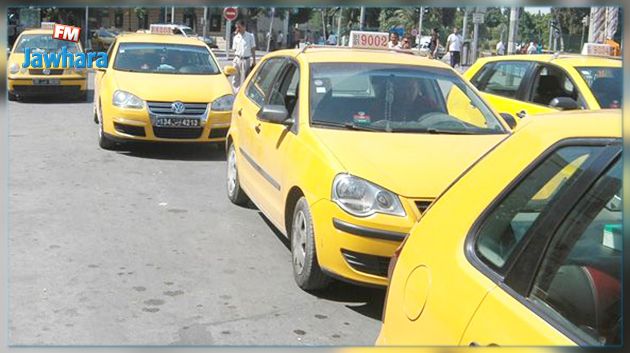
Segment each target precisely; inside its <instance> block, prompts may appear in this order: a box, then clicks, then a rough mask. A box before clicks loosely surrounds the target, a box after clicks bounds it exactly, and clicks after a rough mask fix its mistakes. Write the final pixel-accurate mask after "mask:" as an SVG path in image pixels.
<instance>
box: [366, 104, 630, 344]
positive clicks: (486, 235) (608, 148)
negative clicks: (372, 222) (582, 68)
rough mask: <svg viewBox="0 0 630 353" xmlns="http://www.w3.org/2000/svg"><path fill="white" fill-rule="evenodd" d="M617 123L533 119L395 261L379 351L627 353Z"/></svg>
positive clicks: (578, 115) (467, 179)
mask: <svg viewBox="0 0 630 353" xmlns="http://www.w3.org/2000/svg"><path fill="white" fill-rule="evenodd" d="M621 121H622V120H621V112H620V110H599V111H588V112H566V113H561V114H558V113H556V114H549V115H540V116H537V117H531V118H528V119H526V120H524V121H523V122H522V126H521V127H520V128H519V129H518V130H516V131H515V132H514V133H513V134H512V135H511V136H510V137H509V138H507V139H506V140H504V141H503V142H502V143H500V144H499V145H497V146H496V147H495V148H494V149H493V150H492V151H490V152H489V153H488V154H486V155H485V156H484V157H483V158H481V159H480V160H479V161H477V162H476V163H475V164H474V165H473V166H472V167H471V168H470V169H469V170H468V171H467V172H466V173H465V174H463V175H462V176H460V177H459V178H458V180H457V181H455V182H454V183H453V184H452V185H451V186H450V187H449V188H448V189H447V190H446V191H445V192H444V193H443V194H442V195H441V196H440V197H439V198H438V199H437V200H436V201H435V202H434V203H433V204H432V205H431V207H430V208H429V209H428V210H427V212H426V214H425V215H424V216H423V217H422V219H421V220H420V221H419V222H418V224H416V225H415V226H414V227H413V229H412V230H411V232H410V234H409V236H408V237H407V239H406V241H405V242H404V246H401V248H399V249H398V250H397V253H396V255H395V256H394V257H393V258H392V263H391V266H390V278H391V281H390V284H389V287H388V293H387V297H386V305H385V312H384V314H383V325H382V328H381V332H380V335H379V338H378V341H377V343H378V344H380V345H478V346H488V345H500V346H521V345H537V346H547V345H618V344H620V343H621V341H620V340H621V335H622V332H623V331H622V326H621V324H622V321H621V306H620V300H621V280H622V278H621V269H622V268H621V266H622V248H621V245H622V234H623V233H622V229H621V222H622V212H623V210H622V200H621V182H622V164H621V162H622V161H621V150H622V145H621V143H622V141H621V124H622V122H621ZM558 175H563V176H564V177H563V178H562V180H561V181H560V182H558V180H557V179H556V176H558ZM550 184H551V185H553V186H554V190H553V192H552V193H549V194H548V197H546V198H541V197H539V193H540V192H541V191H542V190H543V189H545V188H546V187H547V186H548V185H550Z"/></svg>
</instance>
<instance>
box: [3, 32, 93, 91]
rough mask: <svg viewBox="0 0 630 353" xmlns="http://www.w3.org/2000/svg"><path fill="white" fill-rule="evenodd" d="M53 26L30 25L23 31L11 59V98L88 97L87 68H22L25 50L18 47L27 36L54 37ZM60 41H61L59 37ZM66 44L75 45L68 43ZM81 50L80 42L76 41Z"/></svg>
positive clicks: (9, 75) (9, 77)
mask: <svg viewBox="0 0 630 353" xmlns="http://www.w3.org/2000/svg"><path fill="white" fill-rule="evenodd" d="M52 34H53V31H52V29H27V30H25V31H23V32H22V33H20V35H19V36H18V38H17V39H16V41H15V43H14V44H13V48H12V50H11V53H10V54H9V60H8V67H9V71H8V77H7V78H8V90H9V98H10V99H15V98H21V97H36V96H40V97H41V96H51V95H60V96H65V97H68V96H75V97H76V98H79V99H83V100H85V99H86V98H87V95H86V94H87V70H86V69H63V68H54V67H47V66H45V64H44V67H43V68H41V69H40V68H23V67H22V63H24V60H25V59H24V52H23V51H21V50H17V48H18V47H19V46H20V44H21V43H22V41H23V40H24V38H26V37H31V36H46V37H51V38H52ZM60 42H61V41H60ZM67 45H74V43H69V44H67ZM76 45H77V46H78V51H79V52H81V51H83V49H82V48H81V44H80V43H76Z"/></svg>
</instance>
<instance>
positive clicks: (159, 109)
mask: <svg viewBox="0 0 630 353" xmlns="http://www.w3.org/2000/svg"><path fill="white" fill-rule="evenodd" d="M173 103H174V102H147V106H148V107H149V113H150V114H153V115H160V116H169V115H172V116H182V117H202V116H205V115H206V109H207V108H208V103H184V107H185V109H184V112H182V113H181V114H175V112H173V109H172V108H171V105H172V104H173Z"/></svg>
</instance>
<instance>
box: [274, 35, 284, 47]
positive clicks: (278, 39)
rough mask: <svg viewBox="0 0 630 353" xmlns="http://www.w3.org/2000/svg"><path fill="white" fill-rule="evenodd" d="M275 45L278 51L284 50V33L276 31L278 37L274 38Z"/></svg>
mask: <svg viewBox="0 0 630 353" xmlns="http://www.w3.org/2000/svg"><path fill="white" fill-rule="evenodd" d="M276 45H277V46H278V49H283V48H284V33H282V31H278V36H277V37H276Z"/></svg>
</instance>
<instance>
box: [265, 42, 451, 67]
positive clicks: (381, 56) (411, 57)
mask: <svg viewBox="0 0 630 353" xmlns="http://www.w3.org/2000/svg"><path fill="white" fill-rule="evenodd" d="M272 55H273V56H287V55H288V56H292V57H295V58H296V59H299V60H303V61H304V62H306V63H326V62H342V63H383V64H399V65H414V66H424V67H433V68H444V69H449V70H452V69H451V67H450V66H448V65H447V64H445V63H443V62H441V61H439V60H432V59H429V58H427V57H424V56H419V55H415V54H408V53H407V52H401V51H394V50H383V49H363V48H349V47H339V48H335V47H314V48H307V49H306V50H304V49H286V50H279V51H275V52H273V54H272Z"/></svg>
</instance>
